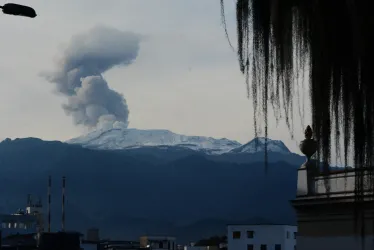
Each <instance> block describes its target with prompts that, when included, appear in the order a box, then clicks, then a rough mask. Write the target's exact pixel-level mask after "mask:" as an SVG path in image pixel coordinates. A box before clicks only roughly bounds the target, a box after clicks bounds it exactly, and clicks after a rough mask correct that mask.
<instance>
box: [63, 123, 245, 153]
mask: <svg viewBox="0 0 374 250" xmlns="http://www.w3.org/2000/svg"><path fill="white" fill-rule="evenodd" d="M67 143H70V144H80V145H82V146H84V147H89V148H96V149H108V150H115V149H129V148H136V147H144V146H179V147H185V148H189V149H192V150H199V151H201V150H202V151H205V152H207V153H211V154H221V153H225V152H228V151H230V150H232V149H234V148H237V147H240V146H241V144H240V143H239V142H236V141H232V140H228V139H225V138H223V139H214V138H212V137H205V136H186V135H180V134H176V133H173V132H171V131H169V130H161V129H152V130H140V129H133V128H130V129H123V128H113V129H109V130H103V129H101V130H96V131H93V132H91V133H88V134H87V135H83V136H80V137H77V138H74V139H71V140H69V141H67Z"/></svg>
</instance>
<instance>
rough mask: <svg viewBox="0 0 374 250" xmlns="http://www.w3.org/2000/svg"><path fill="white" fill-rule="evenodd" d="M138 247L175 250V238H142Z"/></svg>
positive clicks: (153, 249)
mask: <svg viewBox="0 0 374 250" xmlns="http://www.w3.org/2000/svg"><path fill="white" fill-rule="evenodd" d="M140 247H141V248H150V249H152V250H176V249H177V245H176V238H175V237H170V236H142V237H140Z"/></svg>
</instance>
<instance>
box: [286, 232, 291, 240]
mask: <svg viewBox="0 0 374 250" xmlns="http://www.w3.org/2000/svg"><path fill="white" fill-rule="evenodd" d="M286 237H287V239H289V238H290V232H289V231H287V235H286Z"/></svg>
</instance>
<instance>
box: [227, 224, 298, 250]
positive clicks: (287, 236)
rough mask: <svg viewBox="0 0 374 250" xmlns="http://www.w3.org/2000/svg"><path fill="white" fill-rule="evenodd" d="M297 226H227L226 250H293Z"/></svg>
mask: <svg viewBox="0 0 374 250" xmlns="http://www.w3.org/2000/svg"><path fill="white" fill-rule="evenodd" d="M296 233H297V226H293V225H229V226H228V227H227V249H228V250H295V249H296Z"/></svg>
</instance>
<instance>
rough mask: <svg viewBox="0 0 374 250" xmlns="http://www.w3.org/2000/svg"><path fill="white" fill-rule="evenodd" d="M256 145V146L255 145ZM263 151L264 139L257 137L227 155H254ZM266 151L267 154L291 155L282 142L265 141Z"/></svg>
mask: <svg viewBox="0 0 374 250" xmlns="http://www.w3.org/2000/svg"><path fill="white" fill-rule="evenodd" d="M256 143H257V145H256ZM264 150H265V138H264V137H257V138H255V139H253V140H252V141H250V142H248V143H246V144H244V145H242V146H239V147H237V148H234V149H232V150H230V152H229V153H247V154H248V153H256V152H259V151H264ZM267 150H268V152H275V153H284V154H288V153H291V152H290V150H289V149H288V148H287V147H286V145H284V143H283V142H282V141H277V140H271V139H268V141H267Z"/></svg>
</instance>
